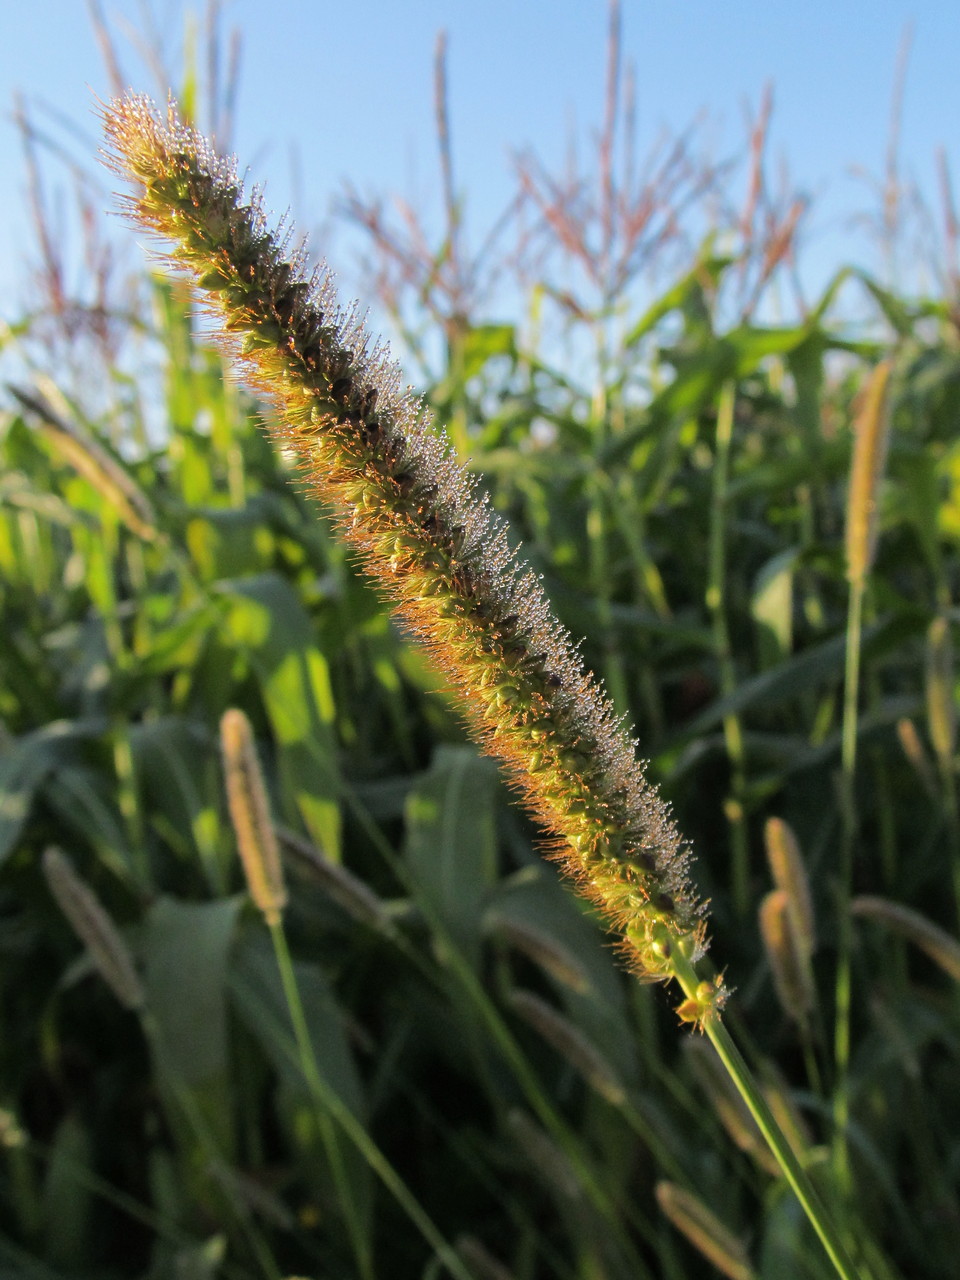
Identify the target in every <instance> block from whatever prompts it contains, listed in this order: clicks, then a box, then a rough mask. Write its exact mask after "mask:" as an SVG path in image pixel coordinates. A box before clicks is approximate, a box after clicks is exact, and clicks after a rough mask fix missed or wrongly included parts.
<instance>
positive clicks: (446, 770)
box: [404, 746, 497, 960]
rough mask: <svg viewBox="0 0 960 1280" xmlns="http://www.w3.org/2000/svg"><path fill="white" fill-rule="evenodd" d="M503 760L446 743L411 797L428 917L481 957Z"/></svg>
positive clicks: (413, 849)
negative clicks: (498, 773)
mask: <svg viewBox="0 0 960 1280" xmlns="http://www.w3.org/2000/svg"><path fill="white" fill-rule="evenodd" d="M495 780H496V767H495V766H494V764H493V763H492V761H490V760H486V759H484V758H483V757H481V756H478V755H477V753H476V751H475V750H474V749H473V748H472V747H453V746H440V747H438V748H437V750H436V752H435V754H434V757H433V763H432V765H431V767H430V769H429V771H428V772H427V773H425V774H423V776H422V777H421V778H420V779H419V781H418V782H417V784H416V786H414V788H413V789H412V791H411V792H410V794H409V795H408V797H407V802H406V807H405V812H406V840H405V844H404V856H405V859H406V862H407V866H408V867H409V868H410V871H411V873H412V876H413V880H414V895H415V897H416V899H417V901H418V902H419V903H420V904H421V906H422V907H423V909H424V911H425V912H426V914H427V916H428V918H431V919H434V920H436V921H438V922H439V923H440V924H441V926H442V927H443V928H444V929H445V930H446V931H447V934H448V935H449V937H450V938H451V939H452V941H453V942H454V944H455V945H456V946H457V947H458V948H461V949H462V950H463V951H464V952H465V954H466V955H467V956H469V957H470V958H471V959H473V960H476V958H477V957H478V955H479V942H480V919H481V916H482V913H483V909H484V905H485V901H486V897H487V894H488V893H489V891H490V889H491V888H492V886H493V884H494V883H495V879H496V851H497V846H496V831H495V819H494V799H495Z"/></svg>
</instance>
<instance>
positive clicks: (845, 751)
mask: <svg viewBox="0 0 960 1280" xmlns="http://www.w3.org/2000/svg"><path fill="white" fill-rule="evenodd" d="M890 372H891V365H890V362H889V361H881V363H880V364H878V365H877V366H876V368H875V369H874V370H873V371H872V373H871V375H870V378H869V380H868V382H867V385H866V388H865V390H864V395H863V401H862V404H861V407H860V410H859V412H858V414H857V417H856V421H855V423H854V445H853V463H852V466H851V468H850V488H849V494H848V498H847V524H846V537H845V551H846V561H847V579H848V581H849V583H850V603H849V607H848V610H847V645H846V664H845V672H844V693H843V735H842V745H841V770H840V773H841V777H840V808H841V822H842V829H841V837H840V869H839V880H838V883H837V972H836V984H835V992H836V996H835V1005H836V1007H835V1012H834V1066H835V1072H836V1078H835V1080H834V1088H833V1124H834V1133H833V1164H834V1171H835V1174H836V1177H837V1180H838V1183H839V1185H840V1187H841V1189H842V1190H843V1191H844V1192H845V1193H846V1194H848V1195H849V1193H850V1191H851V1177H850V1164H849V1154H848V1149H847V1125H848V1124H849V1120H850V1088H849V1069H850V1009H851V998H852V975H851V956H850V952H851V946H852V938H853V926H852V922H851V920H850V895H851V893H852V890H853V859H854V846H855V842H856V835H857V812H856V791H855V787H856V770H857V724H858V706H859V698H860V650H861V646H862V641H863V603H864V596H865V593H866V584H867V576H868V574H869V572H870V567H871V565H872V564H873V557H874V553H875V551H876V545H877V524H878V522H877V497H878V493H879V489H880V482H881V480H882V478H883V471H884V467H885V465H886V456H887V445H888V443H889V437H890V413H889V386H890Z"/></svg>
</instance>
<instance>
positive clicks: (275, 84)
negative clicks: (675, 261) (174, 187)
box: [0, 0, 960, 318]
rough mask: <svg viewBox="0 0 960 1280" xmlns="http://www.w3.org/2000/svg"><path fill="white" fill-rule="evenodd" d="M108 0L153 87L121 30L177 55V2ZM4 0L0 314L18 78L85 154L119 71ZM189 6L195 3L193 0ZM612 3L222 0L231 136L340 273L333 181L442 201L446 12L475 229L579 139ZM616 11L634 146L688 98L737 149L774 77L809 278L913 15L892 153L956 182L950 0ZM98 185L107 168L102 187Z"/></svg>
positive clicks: (18, 176) (14, 183)
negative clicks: (437, 66)
mask: <svg viewBox="0 0 960 1280" xmlns="http://www.w3.org/2000/svg"><path fill="white" fill-rule="evenodd" d="M101 3H102V8H103V11H104V14H105V16H106V18H107V20H108V23H109V25H110V27H111V29H112V30H113V32H114V33H115V35H116V38H117V47H118V49H119V51H120V54H121V58H122V63H123V67H124V70H125V73H126V76H127V78H128V79H129V80H130V81H131V82H132V84H133V87H135V88H137V89H146V90H148V91H150V92H153V93H155V92H156V82H155V80H154V79H153V78H152V77H151V75H150V74H149V73H148V72H147V71H146V70H145V69H144V66H143V62H142V60H140V59H139V58H138V57H137V56H136V54H135V52H134V44H133V43H132V39H131V37H132V36H133V37H135V36H136V33H137V32H140V33H142V32H143V30H144V23H143V14H144V12H145V11H146V12H150V13H152V14H153V15H154V18H155V21H156V27H157V29H158V30H159V31H160V32H161V33H162V37H163V40H164V43H165V48H166V51H167V54H168V59H169V61H170V63H171V65H175V66H178V65H180V64H179V55H178V50H179V49H180V47H181V44H182V39H183V32H184V30H185V13H186V12H187V10H188V9H189V8H190V6H189V5H185V4H184V3H182V2H181V0H150V2H149V3H143V2H140V0H138V2H136V3H132V2H130V0H101ZM0 7H2V10H3V12H2V14H0V104H2V106H3V116H2V120H0V163H2V166H3V172H4V174H5V175H6V180H5V183H4V190H5V194H6V199H5V200H3V201H2V202H0V315H4V316H6V317H7V318H10V317H11V316H13V315H16V314H18V313H19V311H20V309H21V307H22V305H23V303H24V302H25V300H26V298H27V290H26V284H25V273H24V265H23V261H24V252H25V246H26V245H27V240H28V236H27V229H26V228H27V219H26V215H25V212H24V193H25V184H24V179H23V172H24V170H23V163H22V158H21V153H20V146H19V141H18V137H17V133H16V130H15V128H14V127H13V124H12V121H11V118H10V116H11V108H12V103H13V98H14V94H15V92H17V91H19V92H20V93H22V94H23V95H24V98H25V100H26V103H27V105H28V108H29V110H30V112H31V115H32V116H33V118H34V119H35V120H36V121H37V122H38V123H42V124H43V126H44V128H45V129H47V130H48V131H49V132H50V133H51V134H53V135H54V136H56V137H57V138H58V139H60V140H62V141H63V142H64V143H65V145H66V146H67V147H68V148H69V150H70V152H71V154H72V155H73V156H74V157H76V158H77V159H79V160H86V159H87V158H88V157H89V156H90V155H91V154H92V153H93V151H94V149H95V147H96V144H97V141H98V137H97V125H96V121H95V119H94V117H93V115H92V114H91V91H93V92H95V93H97V94H100V95H102V96H108V95H109V92H110V86H109V80H108V78H107V75H106V73H105V70H104V66H103V62H102V59H101V57H100V54H99V52H98V49H97V44H96V40H95V38H94V34H93V29H92V24H91V21H90V18H89V12H88V8H87V5H86V4H85V3H84V2H83V0H32V3H27V2H25V0H20V2H19V3H9V4H6V5H3V6H0ZM194 7H195V8H196V9H199V10H200V11H201V12H202V10H203V7H204V6H203V3H202V0H198V3H197V4H196V5H195V6H194ZM267 11H269V12H270V14H271V16H270V18H269V19H268V18H266V17H265V16H264V15H265V13H266V12H267ZM607 21H608V5H607V3H606V2H605V0H551V2H550V3H540V2H539V0H537V2H533V0H474V2H473V3H465V2H463V3H455V2H453V0H447V2H446V3H444V2H443V0H405V2H404V0H400V2H398V0H343V2H342V3H329V2H328V0H311V2H308V0H270V3H269V4H267V3H263V0H260V2H259V3H258V2H257V0H224V3H223V6H222V27H223V29H224V30H227V29H229V28H230V27H232V26H236V27H237V28H239V31H240V34H241V37H242V41H243V44H242V60H241V71H240V82H239V84H240V91H239V100H238V104H237V128H236V132H235V135H234V145H235V148H236V149H237V151H238V152H239V154H240V156H241V160H242V163H244V164H246V165H249V166H250V168H251V170H252V171H253V172H254V174H255V175H256V176H257V177H258V178H261V177H263V178H265V179H266V181H267V201H268V204H269V205H270V206H271V207H274V208H278V209H281V210H282V209H284V208H286V207H290V208H291V210H292V212H293V215H294V218H295V220H296V222H297V223H298V225H299V226H300V227H301V228H302V229H304V230H306V231H310V232H312V231H314V230H315V229H317V228H320V237H321V238H322V239H323V240H324V243H323V244H322V245H321V246H320V247H321V248H322V249H323V251H324V252H325V253H326V254H327V256H328V258H329V259H330V260H331V263H332V265H334V266H335V267H337V268H338V270H339V271H340V274H341V276H342V277H343V278H344V280H345V281H347V280H349V279H350V275H351V270H352V263H354V262H355V255H356V244H355V243H354V242H353V241H351V239H350V237H349V235H346V236H345V233H344V232H343V231H342V230H338V229H337V227H336V225H335V223H331V222H330V221H329V214H330V210H331V207H332V204H333V202H334V200H335V199H336V197H337V196H338V195H339V194H340V193H341V192H342V190H343V184H344V182H345V181H346V180H349V181H351V182H352V183H353V184H354V185H355V186H356V187H357V188H359V189H360V191H362V192H364V193H366V194H375V193H379V194H388V193H391V192H399V193H400V194H401V195H402V196H404V197H405V198H407V199H409V200H410V201H411V202H412V203H413V204H414V205H416V206H418V207H425V208H428V209H432V210H434V211H438V210H439V195H438V188H439V183H438V178H437V164H436V142H435V130H434V123H433V84H432V63H433V53H434V42H435V39H436V35H437V32H438V31H439V30H440V29H445V30H446V31H447V34H448V41H449V55H448V74H449V95H450V113H451V126H452V133H453V144H454V156H455V170H456V180H457V186H458V188H459V190H460V191H461V192H462V193H463V194H464V195H465V197H466V200H467V206H468V210H469V213H470V219H471V223H472V225H473V226H474V227H475V228H476V236H477V237H478V236H479V234H480V233H481V232H482V230H483V229H484V228H485V227H486V226H487V225H488V223H489V221H490V219H491V218H492V217H493V216H495V214H496V212H497V211H498V210H499V209H500V208H501V206H502V205H503V203H504V202H505V201H506V199H507V198H508V196H509V194H510V192H511V190H512V182H513V179H512V176H511V175H512V160H511V157H512V155H513V154H515V153H516V152H517V151H518V150H521V149H523V148H532V149H533V150H534V151H536V152H537V153H538V154H539V155H540V156H541V157H542V158H543V159H544V160H545V161H546V162H547V163H548V164H551V163H552V164H556V165H558V166H559V164H560V162H561V160H562V157H563V156H564V154H565V151H566V145H567V140H568V138H569V137H570V134H571V131H573V132H574V133H575V134H576V136H577V137H578V138H579V142H580V151H581V155H583V156H585V157H589V155H590V153H591V147H592V146H594V145H595V137H596V130H597V128H598V126H599V123H600V121H601V119H602V112H603V82H604V66H605V59H606V31H607ZM622 22H623V46H624V56H625V59H626V60H627V61H629V62H632V63H633V65H634V67H635V72H636V83H637V104H638V109H639V112H638V138H639V151H640V153H641V154H643V152H644V151H645V150H646V149H647V147H648V145H649V144H650V143H652V141H653V140H654V139H655V138H656V137H657V136H658V134H659V133H660V131H661V130H663V129H668V130H671V131H673V132H677V131H679V130H681V129H683V128H684V127H686V126H687V125H688V124H689V123H690V122H691V121H692V120H693V119H694V117H695V116H696V115H697V113H698V112H700V111H701V110H703V111H705V112H706V113H707V117H708V123H707V124H706V125H705V133H704V137H705V138H707V139H709V145H710V146H711V148H712V149H713V151H714V153H715V155H716V156H717V158H719V157H720V156H721V155H725V154H728V153H730V152H731V151H735V150H737V149H738V148H742V145H743V141H744V138H745V127H744V118H745V112H746V111H747V110H751V111H755V110H756V108H757V105H758V103H759V101H760V97H761V93H762V90H763V88H764V85H765V84H766V83H767V82H771V83H772V85H773V90H774V117H773V128H772V134H771V157H772V159H773V161H774V171H776V168H777V166H778V165H779V163H780V162H781V161H782V162H784V163H785V164H786V165H787V166H788V168H789V171H790V174H791V176H792V179H793V181H794V183H795V184H796V185H798V186H799V187H800V188H802V189H803V190H804V191H806V192H807V193H809V194H810V195H812V196H813V197H815V199H816V200H817V202H818V203H817V205H816V207H815V214H814V218H813V221H812V225H811V229H810V232H809V235H808V250H807V257H808V270H809V271H810V272H811V273H813V274H814V275H816V276H819V277H821V278H823V277H825V275H826V274H827V273H828V272H829V269H830V267H831V266H833V265H837V264H838V263H839V261H840V260H841V259H842V258H843V257H844V256H851V255H852V256H858V257H860V259H861V260H867V259H868V257H869V246H868V245H867V244H866V242H865V241H864V239H863V237H864V232H862V231H860V232H857V231H854V230H852V229H851V228H850V226H849V217H850V215H851V214H852V212H853V211H854V210H855V209H857V208H863V207H867V206H870V205H871V201H872V198H871V196H870V194H869V192H868V189H867V187H866V185H865V184H864V183H863V182H862V181H859V180H857V179H855V178H853V177H852V176H851V170H852V169H853V167H854V166H860V167H861V168H862V169H864V170H868V171H869V172H871V173H872V174H874V175H879V174H880V173H881V172H882V169H883V164H884V156H885V150H886V146H887V139H888V135H889V124H890V114H891V100H892V92H893V85H894V81H895V71H896V66H897V59H898V52H899V50H900V47H901V43H902V41H903V40H904V38H905V37H906V36H907V35H908V34H910V35H911V36H912V39H911V44H910V55H909V62H908V68H907V77H906V88H905V98H904V107H903V114H902V133H901V156H902V159H903V167H904V173H905V175H906V176H908V177H910V178H912V179H914V180H915V181H916V182H917V183H918V184H919V186H920V187H921V189H922V190H923V191H924V193H925V195H926V197H927V199H928V200H929V201H930V202H931V203H933V204H937V207H939V205H938V199H939V198H938V196H937V186H936V168H935V154H936V151H937V148H938V147H941V146H942V147H944V148H945V149H946V153H947V156H948V158H949V160H950V161H951V163H952V167H953V171H954V174H955V178H956V182H957V185H958V188H960V138H958V132H957V128H958V122H960V74H958V71H957V68H958V67H960V4H958V3H957V2H956V0H913V2H912V3H906V2H903V0H872V2H868V0H807V2H806V3H800V4H796V3H795V4H778V3H770V2H769V0H767V2H766V3H761V2H760V0H712V2H708V0H659V2H658V3H653V2H652V0H623V3H622ZM45 107H49V108H52V109H53V110H54V111H55V112H56V113H58V114H59V116H60V118H61V122H60V123H59V124H58V123H56V122H55V121H54V120H53V119H52V118H51V117H50V116H48V115H46V114H45V113H44V108H45ZM63 121H67V122H69V125H70V126H71V128H72V129H73V130H75V132H74V133H72V134H71V132H69V131H68V130H67V129H66V128H65V127H64V125H63ZM50 175H51V176H50V183H51V194H52V195H55V193H56V192H57V189H58V184H59V187H60V188H61V189H62V194H63V199H64V202H65V203H68V200H67V194H66V192H67V184H66V182H65V180H64V179H63V178H62V176H61V177H59V178H58V177H57V176H56V171H55V169H53V168H51V169H50ZM109 185H110V179H109V178H108V177H107V176H106V175H104V189H105V191H106V190H108V189H109ZM324 226H325V227H326V230H324V229H323V228H324ZM858 236H859V240H858ZM475 238H476V237H475ZM314 242H316V237H314ZM338 255H339V257H338Z"/></svg>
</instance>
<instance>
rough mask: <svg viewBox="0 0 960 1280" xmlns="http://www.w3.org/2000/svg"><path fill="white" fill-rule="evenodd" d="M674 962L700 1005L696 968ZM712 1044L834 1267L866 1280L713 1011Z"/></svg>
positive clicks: (848, 1279)
mask: <svg viewBox="0 0 960 1280" xmlns="http://www.w3.org/2000/svg"><path fill="white" fill-rule="evenodd" d="M671 962H672V965H673V971H674V976H675V977H676V979H677V981H678V982H679V983H680V986H681V987H682V988H683V990H684V992H685V993H686V995H687V999H688V1000H690V1001H693V1002H696V1001H698V1000H699V999H700V988H701V986H702V985H703V984H702V983H701V982H700V979H699V977H698V975H697V972H696V970H695V969H694V967H693V965H692V964H691V963H690V961H689V960H688V959H687V957H686V956H684V955H683V953H682V952H680V951H679V950H676V951H674V952H673V953H672V956H671ZM701 1026H702V1028H703V1030H704V1031H705V1032H706V1034H707V1037H708V1039H709V1040H710V1043H711V1044H712V1045H713V1047H714V1049H716V1051H717V1056H718V1057H719V1058H720V1061H721V1062H722V1063H723V1065H724V1067H725V1068H726V1070H727V1073H728V1075H729V1076H730V1078H731V1080H732V1081H733V1082H734V1084H735V1085H736V1086H737V1090H738V1092H739V1093H740V1096H741V1097H742V1098H743V1100H744V1102H745V1103H746V1104H747V1107H748V1108H749V1110H750V1114H751V1115H752V1116H753V1118H754V1120H755V1121H756V1122H757V1125H758V1126H759V1129H760V1132H761V1133H762V1134H763V1136H764V1138H765V1139H766V1141H767V1144H768V1146H769V1147H770V1150H771V1151H772V1152H773V1154H774V1156H775V1158H776V1161H777V1163H778V1164H779V1166H780V1168H781V1169H782V1170H783V1175H784V1177H785V1178H786V1180H787V1182H788V1183H789V1184H790V1187H791V1189H792V1190H793V1192H794V1194H795V1195H796V1197H797V1199H798V1200H799V1201H800V1204H801V1206H802V1208H803V1211H804V1213H805V1214H806V1215H807V1218H808V1219H809V1221H810V1223H811V1225H812V1227H813V1229H814V1231H816V1233H817V1235H818V1237H819V1238H820V1242H821V1244H822V1245H823V1247H824V1249H826V1251H827V1254H828V1256H829V1258H830V1261H831V1262H832V1263H833V1265H834V1267H835V1268H836V1271H837V1275H838V1276H840V1277H841V1278H842V1280H865V1276H866V1273H865V1272H864V1271H863V1269H862V1268H860V1269H858V1268H857V1267H856V1266H855V1265H854V1263H853V1260H852V1259H851V1257H850V1255H849V1252H848V1250H847V1246H846V1244H845V1243H844V1241H843V1239H842V1237H841V1235H840V1232H839V1230H838V1229H837V1227H836V1224H835V1223H834V1222H833V1220H832V1219H831V1216H830V1214H829V1213H828V1211H827V1207H826V1205H825V1204H824V1203H823V1201H822V1200H821V1198H820V1196H819V1195H818V1193H817V1191H816V1189H815V1187H814V1186H813V1184H812V1182H811V1181H810V1179H809V1178H808V1177H807V1174H806V1172H805V1170H804V1168H803V1166H802V1165H801V1163H800V1161H799V1160H798V1159H797V1157H796V1154H795V1153H794V1151H793V1148H792V1147H791V1146H790V1144H789V1143H788V1142H787V1140H786V1138H785V1137H784V1135H783V1131H782V1130H781V1129H780V1126H779V1125H778V1124H777V1122H776V1120H775V1119H774V1118H773V1114H772V1112H771V1111H770V1108H769V1106H768V1105H767V1102H766V1099H765V1098H764V1096H763V1094H762V1093H761V1091H760V1088H759V1086H758V1084H757V1081H756V1079H755V1078H754V1076H753V1073H752V1072H751V1070H750V1068H749V1067H748V1066H747V1064H746V1062H745V1061H744V1058H743V1055H742V1054H741V1053H740V1050H739V1049H738V1048H737V1046H736V1044H735V1043H734V1041H733V1039H732V1037H731V1035H730V1032H729V1031H728V1030H727V1028H726V1025H725V1023H724V1022H723V1019H722V1018H721V1016H720V1014H719V1013H717V1012H715V1011H711V1012H710V1013H709V1014H708V1015H707V1016H706V1017H705V1018H704V1019H703V1020H702V1022H701Z"/></svg>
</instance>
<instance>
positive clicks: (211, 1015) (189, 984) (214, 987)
mask: <svg viewBox="0 0 960 1280" xmlns="http://www.w3.org/2000/svg"><path fill="white" fill-rule="evenodd" d="M245 901H246V898H245V895H243V894H237V895H236V896H234V897H232V898H226V899H221V900H220V901H217V902H179V901H177V900H176V899H175V898H169V897H161V898H158V899H157V901H156V902H154V903H153V904H152V906H151V907H150V909H149V911H148V912H147V915H146V919H145V921H144V924H143V930H142V934H141V937H140V943H139V950H140V953H141V955H142V957H143V961H144V984H145V987H146V992H147V1004H148V1006H149V1008H150V1011H151V1013H152V1015H153V1017H154V1018H155V1019H156V1022H157V1025H158V1027H159V1031H160V1037H161V1045H162V1052H163V1059H164V1064H165V1066H166V1067H167V1068H169V1069H170V1070H172V1071H174V1072H175V1073H176V1075H177V1077H178V1078H179V1079H180V1080H181V1081H183V1082H184V1083H185V1084H187V1085H190V1086H193V1085H198V1084H203V1083H210V1082H213V1081H217V1082H220V1083H225V1081H226V1074H227V1065H228V1053H227V1020H226V984H227V976H228V973H229V970H230V949H231V945H232V942H233V935H234V930H235V928H236V923H237V915H238V913H239V911H240V908H241V907H242V906H243V904H244V902H245ZM224 1101H225V1105H226V1099H225V1100H224Z"/></svg>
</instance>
